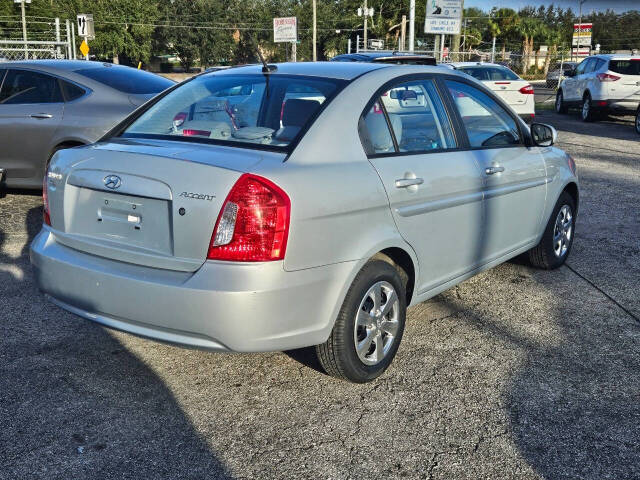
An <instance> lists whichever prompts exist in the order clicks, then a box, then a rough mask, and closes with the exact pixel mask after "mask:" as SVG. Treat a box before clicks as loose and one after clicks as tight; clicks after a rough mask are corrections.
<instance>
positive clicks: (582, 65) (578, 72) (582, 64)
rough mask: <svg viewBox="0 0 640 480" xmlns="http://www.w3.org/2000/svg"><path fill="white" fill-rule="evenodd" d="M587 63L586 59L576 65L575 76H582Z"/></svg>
mask: <svg viewBox="0 0 640 480" xmlns="http://www.w3.org/2000/svg"><path fill="white" fill-rule="evenodd" d="M588 63H589V60H588V59H587V60H583V61H582V62H580V63H579V64H578V66H577V67H576V75H581V74H583V73H584V71H585V68H586V67H587V64H588Z"/></svg>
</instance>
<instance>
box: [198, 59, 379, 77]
mask: <svg viewBox="0 0 640 480" xmlns="http://www.w3.org/2000/svg"><path fill="white" fill-rule="evenodd" d="M270 65H274V66H275V67H276V70H273V71H272V72H271V73H270V74H269V75H300V76H308V77H324V78H333V79H336V80H353V79H355V78H357V77H359V76H360V75H363V74H365V73H367V72H370V71H372V70H377V69H380V68H390V67H392V65H387V64H382V63H370V62H368V63H364V62H294V63H278V64H270ZM262 68H263V67H262V65H261V64H259V65H244V66H241V67H233V68H228V69H226V70H220V71H217V72H211V73H210V74H211V75H245V74H261V73H262ZM205 75H209V74H205Z"/></svg>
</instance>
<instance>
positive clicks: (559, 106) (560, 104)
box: [556, 90, 569, 113]
mask: <svg viewBox="0 0 640 480" xmlns="http://www.w3.org/2000/svg"><path fill="white" fill-rule="evenodd" d="M568 111H569V108H568V107H567V105H566V104H565V103H564V96H563V95H562V90H558V93H556V113H567V112H568Z"/></svg>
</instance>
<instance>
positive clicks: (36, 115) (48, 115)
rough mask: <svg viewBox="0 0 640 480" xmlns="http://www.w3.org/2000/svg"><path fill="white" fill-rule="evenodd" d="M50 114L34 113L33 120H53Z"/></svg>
mask: <svg viewBox="0 0 640 480" xmlns="http://www.w3.org/2000/svg"><path fill="white" fill-rule="evenodd" d="M52 117H53V115H51V114H50V113H32V114H31V118H52Z"/></svg>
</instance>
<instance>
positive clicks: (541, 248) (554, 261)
mask: <svg viewBox="0 0 640 480" xmlns="http://www.w3.org/2000/svg"><path fill="white" fill-rule="evenodd" d="M564 207H568V208H569V210H570V213H571V233H570V237H569V238H568V240H567V244H566V250H564V251H562V250H561V254H560V255H558V254H557V253H556V249H555V247H556V241H555V240H554V236H555V235H556V233H557V232H556V221H557V220H558V216H559V214H560V211H561V210H562V209H563V208H564ZM575 229H576V205H575V202H574V200H573V197H571V195H569V194H568V193H567V192H562V194H561V195H560V198H558V201H557V202H556V206H555V207H554V209H553V212H552V213H551V217H549V222H548V223H547V226H546V228H545V230H544V233H543V234H542V239H540V243H539V244H538V245H536V246H535V247H534V248H532V249H531V250H529V261H530V262H531V264H532V265H533V266H534V267H537V268H542V269H545V270H553V269H554V268H558V267H560V266H561V265H562V264H563V263H564V262H565V261H566V260H567V257H569V254H570V253H571V247H572V246H573V238H574V237H575Z"/></svg>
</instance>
